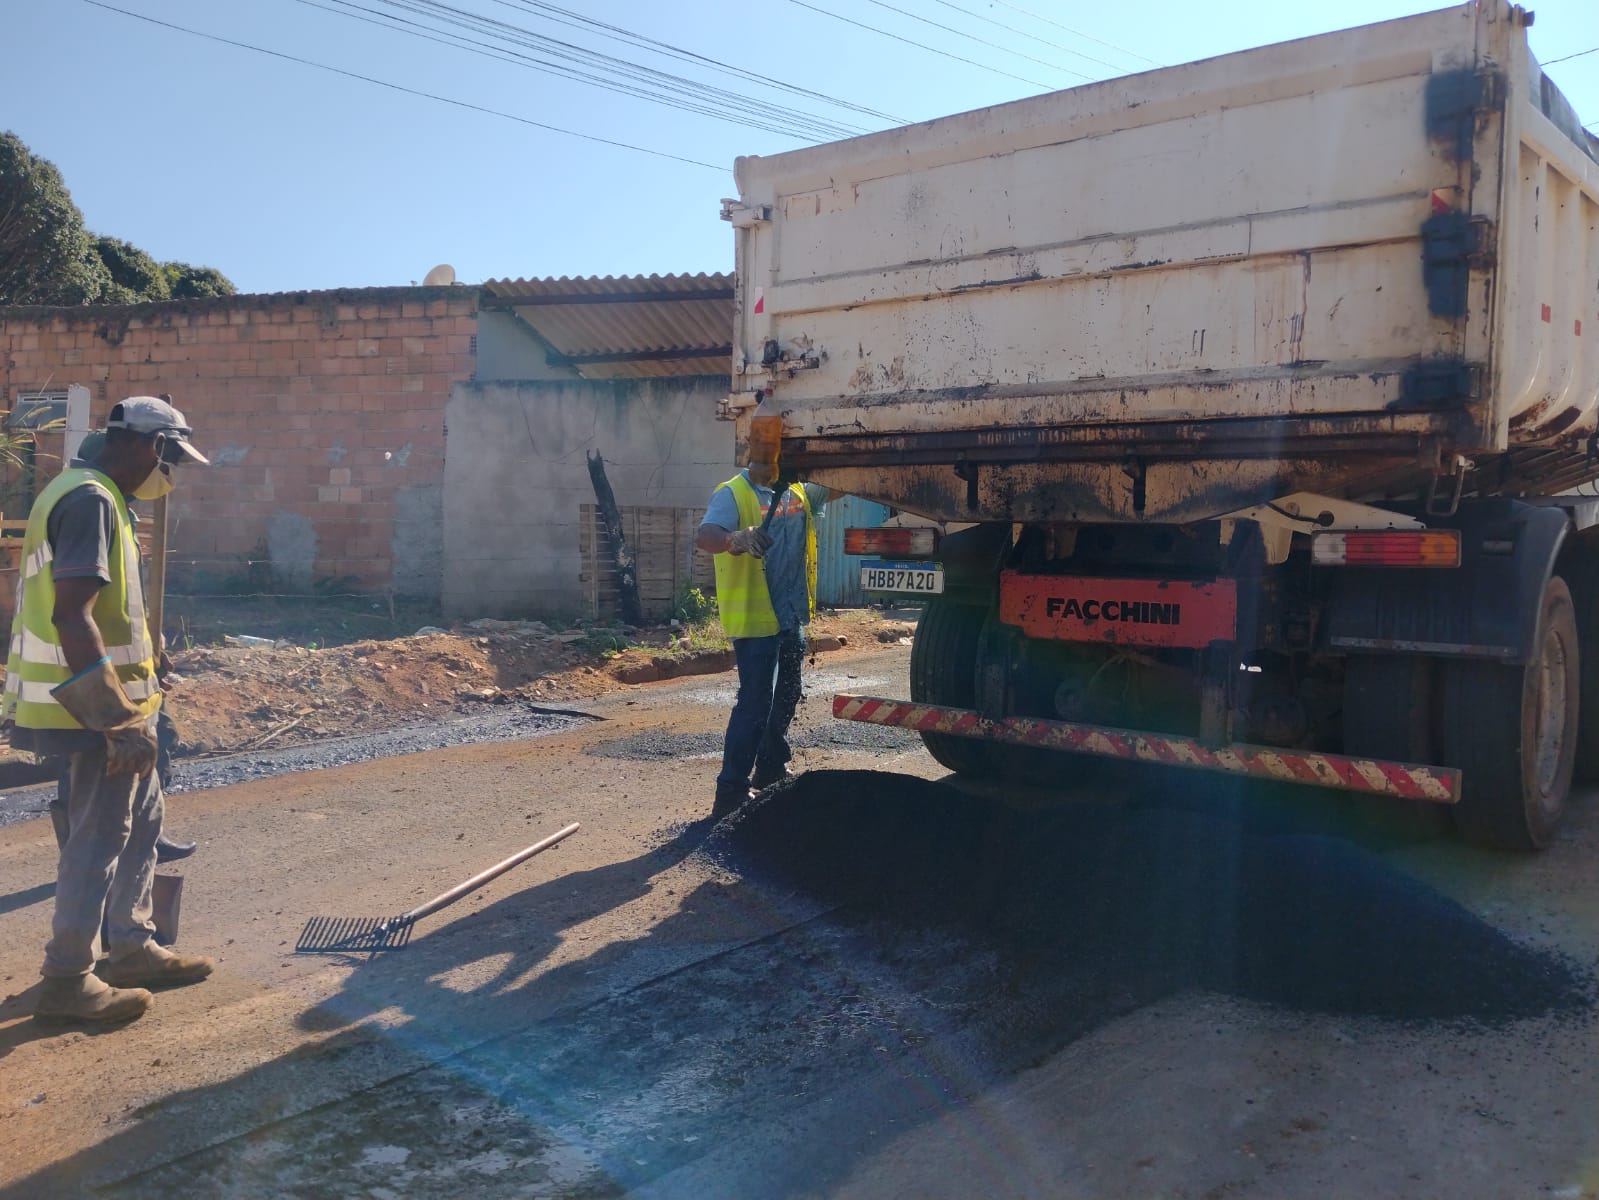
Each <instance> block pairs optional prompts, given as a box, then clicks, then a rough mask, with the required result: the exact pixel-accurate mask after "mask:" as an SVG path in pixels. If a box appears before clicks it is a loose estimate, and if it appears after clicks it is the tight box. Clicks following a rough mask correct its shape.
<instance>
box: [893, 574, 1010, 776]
mask: <svg viewBox="0 0 1599 1200" xmlns="http://www.w3.org/2000/svg"><path fill="white" fill-rule="evenodd" d="M986 616H987V614H986V613H985V612H984V611H983V610H982V609H981V608H976V607H974V606H972V605H967V604H955V603H953V602H951V601H948V600H943V599H935V600H930V601H928V603H927V607H926V608H924V609H923V610H922V618H921V620H920V621H919V622H918V623H917V626H916V638H915V640H914V641H913V642H912V643H911V699H912V700H913V701H915V702H916V703H918V704H947V705H950V706H952V707H955V708H973V707H975V706H976V704H977V647H978V643H979V641H980V639H981V637H982V632H983V620H984V618H985V617H986ZM922 742H923V743H924V744H925V745H926V746H927V752H928V753H929V754H931V755H932V756H933V757H934V758H935V759H937V760H938V762H939V763H941V764H942V765H943V766H946V767H948V768H949V769H950V770H951V771H954V772H956V773H957V774H960V775H976V776H979V777H983V778H987V777H989V776H991V775H992V774H993V771H994V763H993V757H992V755H991V753H990V749H991V748H990V747H989V745H988V744H987V743H985V742H981V741H978V740H976V739H975V738H963V737H952V736H950V735H949V734H947V733H946V734H940V733H924V734H922Z"/></svg>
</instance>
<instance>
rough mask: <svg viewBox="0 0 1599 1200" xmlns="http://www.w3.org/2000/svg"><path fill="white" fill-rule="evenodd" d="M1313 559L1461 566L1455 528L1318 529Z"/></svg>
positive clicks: (1341, 563) (1324, 563)
mask: <svg viewBox="0 0 1599 1200" xmlns="http://www.w3.org/2000/svg"><path fill="white" fill-rule="evenodd" d="M1310 561H1311V562H1312V563H1314V564H1315V565H1316V566H1318V567H1458V566H1459V565H1460V531H1459V530H1456V529H1420V530H1417V529H1373V530H1360V531H1355V530H1350V531H1349V532H1346V533H1333V532H1328V533H1317V534H1313V535H1312V536H1311V539H1310Z"/></svg>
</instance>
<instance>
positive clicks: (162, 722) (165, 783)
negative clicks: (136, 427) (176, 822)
mask: <svg viewBox="0 0 1599 1200" xmlns="http://www.w3.org/2000/svg"><path fill="white" fill-rule="evenodd" d="M104 449H105V430H103V429H95V430H91V431H90V432H89V433H88V434H87V435H85V437H84V439H83V441H82V442H80V443H79V444H78V456H77V458H75V459H73V460H72V465H73V466H74V467H88V466H92V465H94V460H95V459H96V458H98V457H99V455H100V451H102V450H104ZM128 517H129V518H130V519H131V520H132V521H133V526H134V533H135V536H137V534H138V526H139V520H138V514H137V513H135V512H133V511H131V510H129V512H128ZM141 579H142V576H141ZM151 632H152V633H153V634H155V636H156V647H155V650H156V670H155V675H156V678H157V679H159V680H161V690H162V692H168V691H170V690H171V686H170V685H169V684H168V683H167V682H166V678H167V675H168V674H169V673H170V672H171V671H172V660H171V659H169V658H168V657H167V652H166V648H165V647H164V646H162V645H161V631H160V630H159V629H154V630H151ZM178 736H179V735H178V725H177V722H176V721H174V720H173V719H172V714H171V713H170V712H169V711H168V710H167V705H166V703H165V702H163V703H162V705H161V708H160V710H159V711H157V713H156V715H155V741H156V759H155V770H156V775H157V776H158V777H159V778H160V780H161V794H162V809H163V810H164V809H165V808H166V801H165V797H166V790H167V788H169V787H171V786H172V755H173V752H174V751H175V750H176V749H177V745H178ZM43 761H44V762H45V763H46V764H47V765H51V766H54V767H55V768H56V770H57V772H58V776H57V779H56V797H55V799H54V800H52V801H50V822H51V824H53V825H54V826H55V833H56V846H57V847H58V848H59V847H62V846H65V845H66V844H67V832H68V829H67V807H68V803H69V801H70V800H71V797H72V759H71V756H69V755H53V756H51V757H50V758H48V759H45V760H43ZM199 846H200V843H198V842H193V841H190V842H180V841H178V840H177V839H175V838H173V837H171V836H169V835H168V833H167V824H166V814H165V812H164V811H163V813H162V818H161V833H160V835H159V836H158V837H157V838H156V840H155V861H156V863H157V865H161V864H164V863H170V862H177V861H178V860H179V859H184V858H188V857H189V855H191V854H193V853H194V852H195V851H196V850H197V849H199Z"/></svg>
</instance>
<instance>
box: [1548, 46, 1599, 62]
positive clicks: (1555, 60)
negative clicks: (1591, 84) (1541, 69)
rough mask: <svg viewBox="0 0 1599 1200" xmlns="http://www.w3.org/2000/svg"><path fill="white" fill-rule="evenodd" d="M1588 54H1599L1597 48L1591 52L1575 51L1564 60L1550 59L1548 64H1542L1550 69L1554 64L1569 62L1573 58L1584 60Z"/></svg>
mask: <svg viewBox="0 0 1599 1200" xmlns="http://www.w3.org/2000/svg"><path fill="white" fill-rule="evenodd" d="M1590 54H1599V46H1595V47H1594V48H1593V49H1592V50H1579V51H1577V53H1575V54H1568V55H1566V56H1565V57H1564V58H1551V59H1550V60H1549V61H1548V62H1546V63H1544V64H1543V65H1544V66H1546V67H1552V66H1554V65H1555V64H1556V63H1563V62H1570V61H1571V60H1572V59H1574V58H1585V57H1587V56H1588V55H1590Z"/></svg>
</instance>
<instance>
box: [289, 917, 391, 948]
mask: <svg viewBox="0 0 1599 1200" xmlns="http://www.w3.org/2000/svg"><path fill="white" fill-rule="evenodd" d="M413 923H414V922H412V921H408V920H406V919H405V918H404V917H403V916H401V917H312V918H311V919H310V920H309V921H307V922H306V923H305V928H304V929H302V930H300V940H299V941H297V942H295V943H294V952H295V953H296V954H368V953H373V952H376V951H378V950H399V949H402V948H403V947H404V946H405V944H406V943H407V942H409V941H410V940H411V926H412V925H413Z"/></svg>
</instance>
